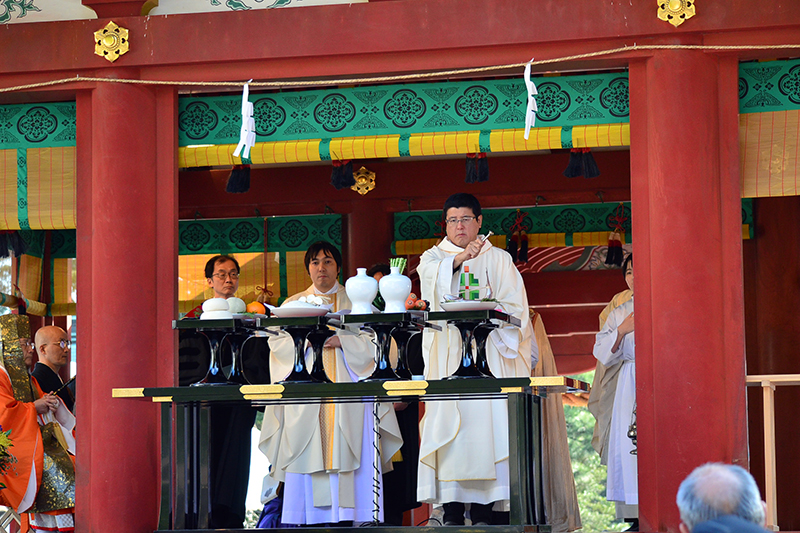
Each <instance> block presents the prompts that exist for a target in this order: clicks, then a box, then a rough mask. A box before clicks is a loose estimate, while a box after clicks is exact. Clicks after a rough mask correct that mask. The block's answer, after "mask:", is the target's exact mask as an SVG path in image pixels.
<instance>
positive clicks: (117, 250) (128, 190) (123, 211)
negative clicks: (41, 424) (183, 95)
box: [76, 73, 177, 533]
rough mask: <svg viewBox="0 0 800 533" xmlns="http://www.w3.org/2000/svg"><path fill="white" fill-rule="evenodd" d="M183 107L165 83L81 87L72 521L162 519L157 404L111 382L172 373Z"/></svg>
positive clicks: (152, 379)
mask: <svg viewBox="0 0 800 533" xmlns="http://www.w3.org/2000/svg"><path fill="white" fill-rule="evenodd" d="M126 74H127V75H126V76H125V77H130V73H126ZM176 109H177V94H176V93H175V91H174V90H173V89H167V88H159V89H153V88H150V87H146V86H134V85H122V84H110V83H105V84H98V85H97V86H96V88H94V89H93V90H91V91H86V92H83V93H80V94H79V95H78V97H77V126H78V138H77V153H78V185H77V187H78V190H77V202H78V206H77V209H78V227H77V246H78V250H77V251H78V265H79V266H78V298H77V300H78V303H77V316H78V328H79V329H78V332H77V334H78V342H79V343H80V353H81V357H80V358H79V361H78V371H77V374H78V375H79V376H80V385H79V386H78V405H80V407H79V413H80V414H79V416H80V419H79V428H80V429H79V432H78V450H79V451H78V455H77V468H76V470H77V501H76V503H77V507H76V517H77V524H76V531H85V532H101V531H102V532H105V531H119V532H131V533H132V532H137V533H138V532H141V531H152V530H154V529H156V526H157V517H158V501H159V500H158V498H159V487H160V475H159V474H160V468H159V464H160V456H159V424H158V416H159V410H158V406H156V405H155V404H152V403H150V402H146V401H143V400H128V399H114V398H112V397H111V391H112V389H113V388H118V387H153V386H170V385H172V384H173V383H174V376H175V370H174V369H175V364H176V363H175V359H176V358H175V347H176V339H175V335H174V334H173V332H172V329H171V320H172V319H173V318H175V317H176V314H177V309H176V306H177V303H176V302H177V283H176V280H177V164H176V157H177V133H176Z"/></svg>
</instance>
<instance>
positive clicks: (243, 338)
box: [225, 333, 252, 385]
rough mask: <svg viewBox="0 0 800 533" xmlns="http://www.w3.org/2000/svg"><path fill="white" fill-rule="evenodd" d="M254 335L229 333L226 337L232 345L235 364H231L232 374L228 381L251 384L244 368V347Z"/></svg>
mask: <svg viewBox="0 0 800 533" xmlns="http://www.w3.org/2000/svg"><path fill="white" fill-rule="evenodd" d="M250 337H252V335H250V334H249V333H228V334H227V335H226V336H225V338H226V339H228V343H229V344H230V345H231V355H232V358H233V365H232V366H231V375H230V376H228V380H227V381H228V383H235V384H237V385H250V381H248V379H247V377H245V375H244V370H242V348H243V347H244V343H245V342H247V340H248V339H249V338H250Z"/></svg>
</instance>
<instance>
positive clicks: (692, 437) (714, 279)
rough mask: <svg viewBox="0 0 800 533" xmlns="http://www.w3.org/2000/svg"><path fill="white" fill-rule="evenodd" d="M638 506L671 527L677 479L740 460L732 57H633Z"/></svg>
mask: <svg viewBox="0 0 800 533" xmlns="http://www.w3.org/2000/svg"><path fill="white" fill-rule="evenodd" d="M630 104H631V202H632V209H633V235H634V238H635V241H634V251H635V255H636V257H635V260H634V269H635V274H636V282H635V285H636V287H635V294H636V296H635V298H636V312H635V329H636V380H637V384H636V389H637V424H638V447H639V456H638V457H639V516H640V521H641V528H642V529H641V530H642V531H670V532H672V531H677V530H678V523H679V521H680V518H679V515H678V510H677V507H676V505H675V495H676V493H677V489H678V485H679V484H680V482H681V481H682V480H683V479H684V478H685V477H686V475H687V474H688V473H689V472H690V471H691V470H692V469H694V468H695V467H696V466H698V465H700V464H703V463H705V462H708V461H721V462H727V463H731V462H732V463H737V464H740V465H742V466H744V467H745V468H746V467H747V423H746V416H747V412H746V401H745V382H744V378H745V364H744V292H743V279H742V241H741V239H742V236H741V198H740V189H739V160H738V129H737V127H738V98H737V61H736V59H735V58H722V59H720V58H719V57H716V56H712V55H708V54H706V53H703V52H695V51H663V52H656V53H654V54H653V56H652V57H650V58H648V59H646V60H643V61H641V62H636V63H634V64H632V65H631V66H630Z"/></svg>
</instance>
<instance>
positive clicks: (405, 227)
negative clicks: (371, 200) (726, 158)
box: [394, 198, 753, 242]
mask: <svg viewBox="0 0 800 533" xmlns="http://www.w3.org/2000/svg"><path fill="white" fill-rule="evenodd" d="M619 205H620V204H619V203H596V204H575V205H554V206H541V205H540V206H536V207H524V208H520V209H519V214H525V216H524V217H523V218H522V221H521V224H522V226H523V228H525V231H527V232H528V233H566V234H568V235H570V234H572V233H588V232H593V231H609V230H611V229H614V228H615V227H616V222H615V221H614V219H613V217H615V216H616V215H617V214H618V212H617V210H618V209H619ZM482 214H483V225H482V227H481V233H486V232H487V231H489V230H491V231H493V232H494V234H495V235H507V234H508V233H509V232H510V230H511V227H512V226H513V224H514V222H515V221H516V219H517V216H518V212H517V209H484V210H483V213H482ZM619 215H620V216H621V217H622V218H623V221H622V227H623V229H624V230H625V240H626V242H631V241H632V237H631V204H630V202H623V203H622V208H621V210H620V212H619ZM742 224H749V225H750V228H751V235H750V237H751V238H752V237H753V235H752V228H753V201H752V199H751V198H745V199H742ZM444 233H445V230H444V225H443V220H442V212H441V211H414V212H402V213H395V214H394V240H395V241H413V240H418V239H433V238H436V237H440V236H442V235H444Z"/></svg>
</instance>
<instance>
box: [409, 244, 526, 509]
mask: <svg viewBox="0 0 800 533" xmlns="http://www.w3.org/2000/svg"><path fill="white" fill-rule="evenodd" d="M461 251H463V248H460V247H458V246H456V245H454V244H453V243H451V242H450V241H449V240H447V239H445V240H443V241H442V242H441V243H439V244H438V245H437V246H434V247H433V248H431V249H430V250H427V251H426V252H425V253H424V254H422V257H421V258H420V264H419V267H417V272H418V273H419V276H420V283H421V287H422V298H423V299H425V300H428V301H429V302H430V303H431V308H432V309H433V310H434V311H441V310H442V309H441V306H440V302H441V301H442V300H443V295H444V294H456V293H457V292H458V291H459V288H460V287H459V285H460V280H461V274H462V273H465V272H466V271H467V270H469V273H470V274H471V275H472V276H473V278H472V282H471V283H470V287H482V286H490V287H491V291H492V297H494V298H495V299H497V301H498V307H499V308H500V309H502V310H503V311H505V312H506V313H508V314H510V315H513V316H515V317H517V318H518V319H520V321H521V322H522V327H520V328H517V327H515V326H510V325H505V326H502V327H500V328H498V329H497V330H494V331H493V332H492V333H491V335H490V336H489V340H488V342H487V343H486V352H487V360H488V363H489V368H490V370H491V371H492V373H493V374H494V375H495V376H496V377H498V378H504V377H523V376H530V373H531V338H532V328H531V322H530V317H529V315H528V298H527V294H526V292H525V286H524V284H523V282H522V276H520V274H519V271H518V270H517V269H516V267H515V266H514V263H513V262H512V261H511V256H509V255H508V253H506V252H505V251H504V250H500V249H498V248H495V247H494V246H492V244H491V243H490V242H487V243H486V244H485V245H484V247H483V248H482V249H481V253H480V255H479V256H478V257H476V258H475V259H471V260H469V261H465V262H464V263H463V264H462V265H461V267H460V268H459V270H458V271H456V272H455V273H454V272H453V260H454V258H455V256H456V254H458V253H460V252H461ZM480 296H481V297H485V296H486V290H485V289H484V290H481V291H480ZM440 325H441V326H442V327H443V328H444V329H443V331H441V332H433V331H430V330H425V331H424V332H423V338H422V353H423V357H424V359H425V372H426V379H428V380H431V379H441V378H444V377H447V376H449V375H451V374H452V373H453V372H454V371H455V370H456V369H457V368H458V366H459V363H460V360H461V337H460V334H459V332H458V330H457V329H456V328H455V327H454V326H447V324H446V323H444V322H442V323H440ZM420 429H421V443H420V464H419V478H418V484H417V497H418V499H419V500H420V501H423V502H429V503H447V502H465V503H466V502H471V503H481V504H487V503H491V502H499V504H498V505H497V506H496V507H495V509H496V510H506V511H507V510H508V503H509V499H510V494H509V480H508V453H509V452H508V402H507V400H460V401H434V402H427V403H426V405H425V415H424V417H423V419H422V421H421V422H420ZM488 435H491V437H490V438H487V436H488Z"/></svg>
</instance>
